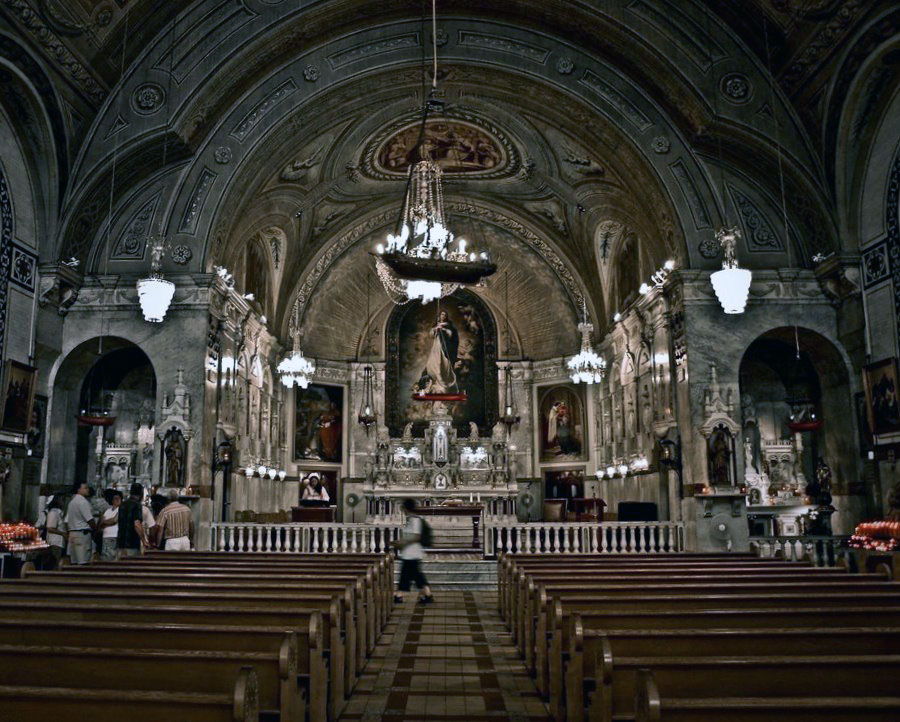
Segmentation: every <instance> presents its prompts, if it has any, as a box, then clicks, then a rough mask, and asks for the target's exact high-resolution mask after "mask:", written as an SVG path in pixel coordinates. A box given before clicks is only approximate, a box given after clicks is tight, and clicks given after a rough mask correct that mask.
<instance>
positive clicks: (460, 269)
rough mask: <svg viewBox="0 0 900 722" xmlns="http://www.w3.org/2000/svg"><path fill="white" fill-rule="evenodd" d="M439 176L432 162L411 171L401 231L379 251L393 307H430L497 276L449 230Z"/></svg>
mask: <svg viewBox="0 0 900 722" xmlns="http://www.w3.org/2000/svg"><path fill="white" fill-rule="evenodd" d="M426 115H427V111H426ZM441 176H442V171H441V168H440V166H438V165H437V164H436V163H434V162H433V161H430V160H420V161H419V162H418V163H416V164H415V165H414V166H413V167H412V168H411V170H410V177H409V183H408V184H407V192H406V199H405V201H404V204H403V209H402V212H401V222H402V225H400V231H399V232H398V233H397V234H396V235H395V234H388V237H387V246H385V245H384V244H381V243H379V244H378V245H377V246H376V248H375V251H376V256H375V268H376V270H377V272H378V278H379V279H381V283H382V284H383V285H384V288H385V290H386V291H387V292H388V295H389V296H390V297H391V298H392V299H393V300H394V302H395V303H406V302H407V301H411V300H413V299H418V300H420V301H421V302H422V303H423V304H424V303H428V302H430V301H433V300H435V299H438V298H442V297H443V296H447V295H449V294H451V293H453V292H454V291H455V290H456V289H457V288H459V286H462V285H471V284H474V283H478V282H479V281H480V280H481V279H482V278H484V277H486V276H490V275H491V274H492V273H494V272H495V271H496V270H497V266H496V265H494V263H492V262H491V259H490V258H489V256H488V254H487V253H484V252H483V253H472V252H471V251H467V249H466V240H465V239H464V238H454V235H453V233H451V232H450V230H449V229H448V228H447V227H446V225H445V216H444V192H443V188H442V186H441ZM454 246H455V247H454Z"/></svg>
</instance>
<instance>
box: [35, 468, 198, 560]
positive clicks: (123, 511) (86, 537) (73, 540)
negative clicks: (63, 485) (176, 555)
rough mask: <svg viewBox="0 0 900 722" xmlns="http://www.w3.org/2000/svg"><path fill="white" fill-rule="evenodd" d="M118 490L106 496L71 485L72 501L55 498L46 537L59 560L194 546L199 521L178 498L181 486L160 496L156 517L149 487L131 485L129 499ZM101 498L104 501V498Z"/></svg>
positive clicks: (49, 510) (82, 485)
mask: <svg viewBox="0 0 900 722" xmlns="http://www.w3.org/2000/svg"><path fill="white" fill-rule="evenodd" d="M122 496H123V495H122V492H121V491H119V490H117V489H106V490H105V491H104V492H103V495H102V497H97V495H96V494H95V493H94V490H93V489H92V488H91V487H89V486H88V485H87V484H86V483H85V482H75V483H74V484H73V485H72V497H71V499H70V500H69V502H68V504H64V503H63V498H62V496H59V495H57V496H54V497H52V498H51V499H50V501H49V503H48V505H47V518H46V529H47V532H46V536H47V544H48V545H49V546H50V553H51V554H52V555H53V557H54V559H55V561H56V563H57V564H58V563H59V561H60V560H61V559H62V557H63V556H68V557H69V560H70V562H71V563H72V564H76V565H80V564H90V563H91V562H92V561H93V559H94V557H95V556H99V558H100V559H102V560H104V561H115V560H116V559H119V558H120V557H125V556H138V555H140V554H141V553H142V552H143V550H144V549H148V548H153V547H156V548H159V549H166V550H169V551H184V550H190V549H191V547H192V544H193V539H194V519H193V514H192V513H191V509H190V507H188V506H186V505H185V504H182V503H181V502H180V501H178V491H177V489H169V491H168V493H167V495H166V496H165V497H162V498H159V499H158V501H159V502H160V507H161V509H160V510H159V511H158V514H156V515H155V517H154V513H153V511H152V510H151V508H150V507H149V506H148V505H147V504H145V503H144V486H143V485H142V484H140V483H139V482H135V483H133V484H132V485H131V488H130V490H129V496H128V498H127V499H124V500H123V498H122ZM101 499H102V501H101Z"/></svg>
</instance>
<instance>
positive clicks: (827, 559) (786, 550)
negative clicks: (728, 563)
mask: <svg viewBox="0 0 900 722" xmlns="http://www.w3.org/2000/svg"><path fill="white" fill-rule="evenodd" d="M847 539H849V537H846V536H776V537H762V536H760V537H753V536H752V537H750V549H751V550H752V551H754V552H756V553H757V554H758V555H759V556H761V557H764V558H780V559H785V560H786V561H789V562H798V561H802V560H804V559H809V560H810V561H812V562H813V563H814V564H816V565H817V566H820V567H833V566H835V565H836V564H837V561H838V559H840V557H841V554H842V552H843V551H844V549H843V547H844V546H845V544H844V542H846V540H847Z"/></svg>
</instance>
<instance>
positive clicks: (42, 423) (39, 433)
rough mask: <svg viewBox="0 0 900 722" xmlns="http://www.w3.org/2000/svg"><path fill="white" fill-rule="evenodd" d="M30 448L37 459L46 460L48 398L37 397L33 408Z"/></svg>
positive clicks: (29, 437) (29, 429)
mask: <svg viewBox="0 0 900 722" xmlns="http://www.w3.org/2000/svg"><path fill="white" fill-rule="evenodd" d="M27 437H28V448H29V449H31V455H32V456H33V457H35V458H36V459H43V458H44V447H45V445H46V440H47V439H46V437H47V397H46V396H41V395H39V394H38V395H36V396H35V397H34V404H33V405H32V408H31V424H29V427H28V435H27Z"/></svg>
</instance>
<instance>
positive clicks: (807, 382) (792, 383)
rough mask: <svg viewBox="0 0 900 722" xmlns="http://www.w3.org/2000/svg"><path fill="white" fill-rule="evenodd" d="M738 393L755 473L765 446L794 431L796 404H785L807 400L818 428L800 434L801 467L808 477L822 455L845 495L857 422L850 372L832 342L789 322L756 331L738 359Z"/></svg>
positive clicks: (852, 475)
mask: <svg viewBox="0 0 900 722" xmlns="http://www.w3.org/2000/svg"><path fill="white" fill-rule="evenodd" d="M798 347H799V359H798V358H797V349H798ZM740 396H741V418H742V432H743V437H744V438H743V439H741V441H742V443H744V444H745V452H744V453H745V456H746V455H747V454H748V453H749V455H750V456H751V458H752V459H753V463H755V464H756V465H757V468H758V469H759V470H760V471H762V470H763V469H762V468H761V466H762V458H763V456H764V453H763V447H764V445H765V444H766V443H770V444H777V443H779V442H782V441H785V442H787V441H788V440H789V439H791V437H792V436H793V435H794V433H795V432H794V431H792V430H791V429H790V428H789V427H788V423H789V422H790V417H791V414H792V413H796V411H797V406H796V403H795V404H794V405H793V406H792V404H791V403H790V402H791V401H794V402H796V401H800V400H806V401H808V402H809V404H810V409H811V410H812V412H813V413H815V415H816V418H817V419H818V420H819V421H821V428H819V429H810V430H805V431H801V432H800V434H801V437H802V444H803V451H802V454H801V455H802V458H801V460H800V468H801V469H802V471H803V474H804V475H805V477H806V479H807V480H810V479H813V478H814V477H815V467H816V462H817V460H818V458H823V459H824V460H825V461H826V463H827V464H828V465H829V466H830V467H831V469H832V472H833V480H834V484H835V491H836V492H837V493H846V489H847V484H848V483H849V482H851V481H855V480H856V478H857V472H856V461H855V459H856V456H857V455H858V436H857V432H856V428H857V420H856V411H855V405H854V403H853V396H852V388H851V384H850V375H849V373H848V370H847V366H846V364H845V362H844V358H843V355H842V354H841V351H840V350H839V349H838V348H837V347H836V346H835V345H834V344H833V343H832V342H831V341H829V340H828V339H826V338H825V337H824V336H822V335H821V334H818V333H816V332H815V331H812V330H810V329H807V328H802V327H801V328H795V327H793V326H791V327H780V328H774V329H771V330H769V331H766V332H765V333H763V334H761V335H760V336H758V337H757V338H756V339H755V340H754V341H753V343H751V344H750V345H749V346H748V347H747V349H746V350H745V352H744V355H743V357H742V359H741V365H740ZM748 440H749V441H750V444H751V448H750V449H747V448H746V442H747V441H748ZM745 463H747V459H745Z"/></svg>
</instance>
